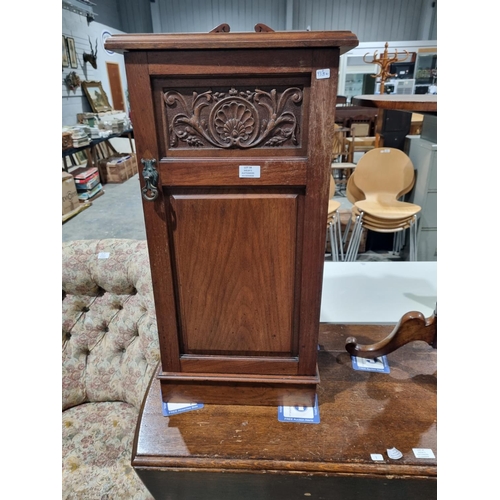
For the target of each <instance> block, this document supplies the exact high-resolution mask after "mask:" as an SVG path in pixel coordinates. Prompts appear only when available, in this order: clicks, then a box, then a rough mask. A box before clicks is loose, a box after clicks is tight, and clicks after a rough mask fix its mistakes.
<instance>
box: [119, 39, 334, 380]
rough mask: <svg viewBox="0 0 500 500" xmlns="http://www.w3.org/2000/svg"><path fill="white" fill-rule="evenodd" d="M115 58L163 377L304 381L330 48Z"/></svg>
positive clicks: (316, 276)
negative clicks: (130, 137) (146, 174)
mask: <svg viewBox="0 0 500 500" xmlns="http://www.w3.org/2000/svg"><path fill="white" fill-rule="evenodd" d="M126 57H127V68H128V69H127V78H128V82H129V87H131V88H132V90H131V92H130V95H131V105H132V109H133V116H132V121H133V123H134V133H135V135H136V141H137V152H138V158H146V159H152V158H154V159H155V160H156V168H157V170H158V173H159V193H158V197H157V199H156V200H154V201H153V202H149V201H144V203H143V205H144V214H145V220H146V231H147V235H148V245H149V252H150V258H151V267H152V275H153V284H154V289H155V302H156V309H157V317H158V325H159V330H160V332H159V333H160V344H161V355H162V369H163V372H197V373H200V372H201V373H207V374H210V373H240V374H260V375H314V374H315V373H316V351H317V347H316V346H317V335H318V328H319V308H320V298H321V281H322V269H323V259H324V244H325V234H326V224H325V222H326V211H327V198H328V196H327V193H328V187H329V186H328V175H329V164H330V155H329V149H328V147H327V145H330V141H331V137H333V134H332V132H333V109H334V103H335V96H336V82H332V80H330V79H324V78H322V79H316V77H315V74H316V69H321V68H325V67H332V62H335V64H337V65H338V51H336V50H334V49H322V50H320V49H300V50H298V51H297V50H295V51H291V50H281V51H280V50H278V51H273V53H272V54H271V53H267V51H262V50H261V51H252V50H248V51H245V54H244V57H243V55H242V54H241V53H231V51H230V50H227V51H224V52H220V51H214V52H213V53H211V54H207V53H206V52H201V51H200V52H197V51H190V52H189V53H183V52H182V51H178V52H175V51H174V52H172V53H169V54H165V53H161V52H150V53H148V52H144V53H131V54H126ZM269 57H273V58H277V62H278V61H279V65H274V64H270V61H269ZM235 60H238V61H240V63H239V64H236V65H235V64H234V61H235ZM187 61H189V64H188V63H187ZM228 61H232V62H231V64H229V63H228ZM264 68H265V70H264ZM202 70H203V71H202ZM331 72H332V74H333V75H336V74H337V68H336V67H333V68H332V69H331ZM264 73H268V74H264ZM200 74H201V76H200ZM178 75H182V77H180V76H178ZM312 94H314V95H315V96H316V99H317V100H315V101H314V103H313V100H312V99H311V95H312ZM329 109H330V110H331V111H329ZM141 183H142V185H144V179H143V178H141Z"/></svg>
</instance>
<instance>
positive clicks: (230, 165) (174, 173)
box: [159, 157, 307, 187]
mask: <svg viewBox="0 0 500 500" xmlns="http://www.w3.org/2000/svg"><path fill="white" fill-rule="evenodd" d="M239 165H259V166H260V168H261V172H260V178H255V179H252V182H253V184H254V185H256V186H266V185H279V184H280V182H281V183H286V185H287V186H304V185H305V184H306V181H307V165H306V162H305V161H303V160H299V161H297V160H295V159H289V158H285V159H281V158H280V159H277V160H268V159H265V158H251V157H247V158H245V157H240V158H235V159H232V158H231V159H229V160H227V159H225V160H223V161H221V160H219V161H217V160H216V159H214V160H204V159H198V158H191V159H185V160H181V159H175V160H169V159H167V160H165V159H162V160H161V162H160V166H159V170H160V179H161V183H162V185H163V186H197V185H200V186H205V187H206V186H247V185H248V179H242V178H240V177H239ZM200 179H201V180H200ZM207 179H209V180H208V181H207ZM283 179H286V181H283Z"/></svg>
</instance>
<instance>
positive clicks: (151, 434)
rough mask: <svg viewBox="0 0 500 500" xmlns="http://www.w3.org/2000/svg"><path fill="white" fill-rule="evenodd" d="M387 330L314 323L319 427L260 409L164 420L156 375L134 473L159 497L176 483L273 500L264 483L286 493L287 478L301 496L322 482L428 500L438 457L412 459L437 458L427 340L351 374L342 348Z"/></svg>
mask: <svg viewBox="0 0 500 500" xmlns="http://www.w3.org/2000/svg"><path fill="white" fill-rule="evenodd" d="M393 328H394V325H386V326H384V325H328V324H322V325H321V329H320V335H319V346H320V351H319V370H320V372H321V382H320V384H319V385H318V391H317V394H318V401H319V413H320V420H321V422H320V424H296V423H283V422H279V421H278V419H277V408H276V407H274V408H273V407H264V406H236V405H205V406H204V408H203V409H201V410H196V411H192V412H188V413H183V414H179V415H176V416H172V417H163V416H162V414H161V396H160V387H159V382H158V380H157V379H156V378H155V379H154V380H153V382H152V386H151V388H150V390H149V392H148V394H147V397H146V398H145V401H144V406H143V409H142V412H141V420H140V422H139V424H138V428H137V434H136V440H135V445H134V451H133V458H132V461H133V465H134V467H135V469H136V470H137V472H138V473H139V475H140V476H141V478H142V479H143V481H145V483H146V486H147V487H148V488H149V489H150V491H151V492H155V493H156V494H155V497H156V498H167V497H166V496H162V495H163V494H162V493H161V492H162V490H163V489H168V488H169V486H170V485H171V484H176V482H177V481H178V480H180V478H183V481H184V487H183V491H184V494H188V492H189V491H191V488H195V485H196V484H197V483H198V482H200V481H205V482H208V483H210V484H212V485H214V486H215V485H218V487H219V488H220V490H219V492H220V491H226V490H224V488H231V487H234V488H237V487H238V486H239V487H240V488H241V489H242V490H245V489H248V490H249V492H251V493H252V494H253V495H254V496H253V497H252V496H250V495H248V496H245V495H247V492H246V491H242V492H241V493H240V495H241V496H237V497H238V498H259V500H268V499H269V500H270V499H273V500H274V498H280V496H277V497H273V496H272V494H271V490H272V487H271V486H270V485H271V484H272V483H273V481H280V479H279V478H280V477H281V478H282V481H283V483H280V484H283V487H284V488H288V487H290V488H291V485H290V484H289V482H291V483H292V484H295V487H296V488H300V489H299V491H300V492H301V493H300V498H302V497H303V496H304V493H305V492H310V493H314V494H316V495H319V494H320V492H324V491H326V490H325V488H326V485H327V484H328V485H330V488H332V487H335V486H336V485H340V487H343V486H342V485H343V484H344V483H343V481H345V478H350V481H347V484H351V485H352V486H353V487H354V486H355V487H354V490H350V491H349V489H346V490H345V492H346V494H345V496H342V498H343V500H344V499H346V500H349V499H356V498H359V496H356V495H359V491H365V492H366V493H369V492H370V491H371V492H372V495H370V498H371V497H372V496H373V497H374V498H384V499H388V498H390V499H399V498H412V499H413V498H414V499H421V498H426V499H427V498H435V484H436V483H435V481H436V478H437V458H436V459H417V458H415V455H414V454H413V451H412V449H413V448H429V449H431V450H432V451H433V453H434V455H435V456H436V457H437V436H436V426H437V424H436V420H437V416H436V412H437V402H436V388H437V378H436V370H437V368H436V357H437V351H436V350H434V349H433V348H432V347H430V346H429V345H427V344H426V343H425V342H415V343H412V344H408V345H405V346H403V347H401V348H400V349H398V350H397V351H394V352H393V353H391V354H389V355H388V362H389V366H390V370H391V371H390V373H388V374H385V373H373V372H362V371H356V370H354V369H353V368H352V363H351V359H350V356H349V354H348V353H347V352H346V351H345V348H344V344H345V339H346V338H347V337H349V336H355V337H356V338H358V339H361V340H363V341H365V342H367V343H370V342H377V341H380V340H382V339H383V338H384V337H386V336H387V334H388V333H389V332H391V331H392V329H393ZM393 447H396V448H397V449H398V450H400V451H401V452H402V453H403V457H402V458H400V459H399V460H395V459H390V458H388V456H387V449H390V448H393ZM372 453H380V454H382V455H383V457H384V461H383V462H374V461H373V460H372V459H371V456H370V455H371V454H372ZM233 474H234V476H233ZM248 474H250V475H251V477H253V479H252V480H247V479H246V478H247V475H248ZM228 476H230V477H232V478H233V479H232V480H228V479H227V478H228ZM264 476H265V477H266V478H267V479H266V480H265V481H264V483H262V482H261V479H259V477H260V478H262V477H264ZM301 478H302V480H301ZM305 478H313V480H312V481H305V482H304V481H303V480H304V479H305ZM327 479H328V480H329V482H328V481H327V483H326V484H323V481H326V480H327ZM227 481H229V482H230V483H231V482H233V481H234V484H233V485H232V486H231V485H229V484H227ZM188 484H189V485H188ZM396 484H397V487H396V486H395V485H396ZM264 485H267V488H265V489H264V491H261V490H260V488H264ZM286 485H288V486H286ZM305 485H307V486H308V489H307V488H306V489H303V488H305ZM408 485H411V488H410V486H408ZM179 487H180V486H179ZM268 488H271V490H268ZM407 488H409V491H407ZM292 489H293V488H292ZM174 490H175V491H176V493H175V494H174V493H173V491H174ZM174 490H171V489H169V492H170V494H171V495H172V496H169V497H168V498H169V499H172V500H178V499H182V498H204V499H205V500H206V499H217V498H220V497H218V496H217V495H215V493H210V494H209V493H208V492H206V496H205V497H197V496H195V495H194V491H195V490H193V492H192V493H193V496H192V497H189V496H188V497H184V496H182V495H183V494H182V492H181V491H179V492H177V486H176V487H175V488H174ZM210 491H211V492H212V491H213V490H212V488H210ZM383 493H385V494H386V495H387V496H384V494H383ZM406 493H408V495H406ZM293 495H294V493H293V494H292V496H291V497H290V498H299V496H293ZM419 495H420V496H419ZM287 498H288V497H287ZM313 498H320V497H319V496H316V497H314V496H313ZM325 498H329V497H328V496H326V497H325Z"/></svg>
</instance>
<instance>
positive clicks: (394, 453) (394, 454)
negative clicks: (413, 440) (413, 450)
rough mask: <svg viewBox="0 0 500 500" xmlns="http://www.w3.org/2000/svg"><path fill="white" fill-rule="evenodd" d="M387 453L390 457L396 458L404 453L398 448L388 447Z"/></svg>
mask: <svg viewBox="0 0 500 500" xmlns="http://www.w3.org/2000/svg"><path fill="white" fill-rule="evenodd" d="M387 455H388V456H389V458H393V459H394V460H398V459H400V458H401V457H402V456H403V454H402V453H401V452H400V451H399V450H398V449H397V448H391V449H390V450H389V449H387Z"/></svg>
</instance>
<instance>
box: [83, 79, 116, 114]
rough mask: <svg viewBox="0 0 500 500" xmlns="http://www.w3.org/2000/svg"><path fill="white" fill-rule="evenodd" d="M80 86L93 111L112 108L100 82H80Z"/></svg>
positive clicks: (98, 111) (100, 111)
mask: <svg viewBox="0 0 500 500" xmlns="http://www.w3.org/2000/svg"><path fill="white" fill-rule="evenodd" d="M82 88H83V91H84V92H85V95H86V96H87V99H88V100H89V103H90V107H91V108H92V111H93V112H94V113H102V112H105V111H112V110H113V108H112V107H111V105H110V104H109V100H108V96H107V95H106V92H104V89H103V88H102V84H101V82H82Z"/></svg>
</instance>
